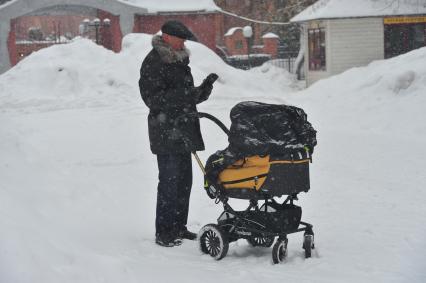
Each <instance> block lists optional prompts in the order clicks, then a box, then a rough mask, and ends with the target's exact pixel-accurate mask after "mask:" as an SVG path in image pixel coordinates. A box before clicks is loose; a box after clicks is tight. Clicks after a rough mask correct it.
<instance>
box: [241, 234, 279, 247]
mask: <svg viewBox="0 0 426 283" xmlns="http://www.w3.org/2000/svg"><path fill="white" fill-rule="evenodd" d="M247 242H248V243H249V244H250V245H252V246H253V247H266V248H269V247H271V246H272V244H273V243H274V237H250V238H248V239H247Z"/></svg>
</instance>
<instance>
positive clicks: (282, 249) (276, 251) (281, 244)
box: [272, 238, 288, 264]
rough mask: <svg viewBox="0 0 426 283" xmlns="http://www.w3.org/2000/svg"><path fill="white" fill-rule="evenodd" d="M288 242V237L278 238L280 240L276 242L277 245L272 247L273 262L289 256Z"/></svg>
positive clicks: (281, 260)
mask: <svg viewBox="0 0 426 283" xmlns="http://www.w3.org/2000/svg"><path fill="white" fill-rule="evenodd" d="M287 243H288V239H287V238H284V239H281V238H278V240H277V241H276V242H275V245H274V247H273V248H272V262H273V263H274V264H277V263H281V262H283V261H284V259H285V258H286V257H287Z"/></svg>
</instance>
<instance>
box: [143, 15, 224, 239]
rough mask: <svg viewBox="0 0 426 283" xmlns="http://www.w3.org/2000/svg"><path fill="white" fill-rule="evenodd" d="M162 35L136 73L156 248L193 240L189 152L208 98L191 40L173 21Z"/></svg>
mask: <svg viewBox="0 0 426 283" xmlns="http://www.w3.org/2000/svg"><path fill="white" fill-rule="evenodd" d="M161 31H162V35H161V36H160V35H156V36H154V37H153V39H152V47H153V49H152V50H151V52H150V53H149V54H148V55H147V56H146V58H145V59H144V61H143V63H142V67H141V70H140V80H139V89H140V92H141V95H142V99H143V101H144V102H145V104H146V105H147V106H148V107H149V110H150V112H149V116H148V129H149V139H150V146H151V151H152V153H154V154H156V155H157V162H158V170H159V175H158V179H159V182H158V188H157V209H156V219H155V228H156V239H155V242H156V243H157V244H158V245H161V246H166V247H173V246H177V245H180V244H181V243H182V239H190V240H195V239H196V236H197V235H196V234H195V233H192V232H190V231H188V229H187V227H186V224H187V219H188V208H189V197H190V193H191V187H192V162H191V152H193V151H199V150H204V143H203V139H202V137H201V131H200V123H199V118H198V117H197V107H196V105H197V104H198V103H200V102H202V101H205V100H207V99H208V97H209V95H210V93H211V91H212V89H213V81H214V79H213V80H212V79H211V77H215V78H217V76H216V75H215V74H211V75H210V76H209V77H208V78H209V79H206V80H204V82H203V83H202V84H201V85H200V86H199V87H195V86H194V80H193V77H192V74H191V68H190V67H189V66H188V64H189V51H188V50H187V49H186V47H185V45H184V43H185V40H187V39H193V38H194V35H193V34H192V33H191V32H190V31H189V30H188V28H187V27H185V26H184V25H183V24H182V23H180V22H178V21H168V22H166V23H165V24H164V25H163V26H162V28H161Z"/></svg>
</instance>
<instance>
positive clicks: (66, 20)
mask: <svg viewBox="0 0 426 283" xmlns="http://www.w3.org/2000/svg"><path fill="white" fill-rule="evenodd" d="M28 1H29V0H21V1H17V2H16V3H17V5H21V6H22V7H24V6H25V5H27V4H25V3H26V2H28ZM86 1H88V2H87V6H86V5H84V4H82V3H83V2H82V1H77V0H75V1H71V0H56V1H52V3H53V2H58V3H67V5H64V4H62V6H60V7H59V6H54V5H52V6H51V7H49V6H47V7H44V8H42V9H40V8H39V9H37V5H36V3H37V2H34V3H33V2H31V1H30V2H28V3H31V5H33V6H34V11H32V12H30V13H29V14H25V15H23V16H19V17H16V18H13V17H12V18H11V19H10V26H11V30H10V32H9V36H8V38H7V46H8V47H7V49H8V52H9V57H10V65H12V66H13V65H15V64H16V63H17V62H18V61H19V60H20V59H21V58H24V57H25V56H27V55H28V54H30V53H31V52H34V51H36V50H39V49H41V48H44V47H47V46H50V45H52V44H62V43H65V42H67V40H68V39H71V38H73V37H75V36H78V35H82V36H85V37H88V38H91V39H92V40H94V39H95V30H94V29H91V30H90V31H89V32H87V31H86V32H84V33H83V34H82V32H81V27H80V26H81V23H82V22H83V20H84V19H89V20H93V19H95V18H99V19H100V20H101V21H102V20H104V19H107V18H108V19H110V20H111V25H110V26H109V27H108V28H103V27H100V28H99V30H98V37H99V44H102V45H103V46H105V47H106V48H108V49H111V50H114V51H116V52H119V51H120V50H121V40H122V37H123V35H125V34H127V33H129V32H143V33H150V34H155V33H157V32H158V31H159V30H160V28H161V25H162V24H163V23H164V22H165V21H166V20H171V19H175V20H179V21H182V22H183V23H184V24H185V25H187V26H188V27H189V28H190V29H191V30H192V31H193V33H194V34H195V35H196V37H197V38H198V40H199V42H201V43H203V44H205V45H206V46H208V47H209V48H210V49H212V50H214V51H215V52H217V53H218V54H219V55H221V56H223V57H226V56H233V55H243V54H247V52H248V46H247V42H246V40H245V39H244V38H243V37H242V34H241V33H240V31H239V30H238V27H244V26H246V25H251V26H252V27H253V29H254V36H253V40H252V41H251V42H250V53H252V54H253V53H258V54H269V55H270V56H271V57H272V58H274V57H276V54H277V50H278V40H279V38H278V37H274V38H263V36H264V35H265V34H267V33H269V32H271V31H273V27H271V26H268V25H262V24H253V23H252V22H250V21H247V20H243V19H240V18H238V17H233V16H229V15H226V14H224V13H221V12H219V11H215V10H214V9H207V10H197V11H179V12H173V11H171V12H150V11H149V10H148V9H143V8H140V9H134V12H133V13H134V14H133V15H130V16H129V13H130V12H129V10H131V6H128V8H122V7H121V6H123V4H120V5H121V6H120V7H115V11H121V10H123V9H126V13H127V15H126V18H127V20H125V21H124V23H126V24H127V26H129V25H130V29H129V28H126V31H123V25H122V24H123V17H124V16H123V14H121V13H120V12H118V13H117V12H115V13H114V12H111V13H110V12H108V11H106V10H108V9H109V8H108V7H109V6H111V5H113V4H114V5H115V3H116V1H113V0H110V1H109V2H110V5H107V4H102V5H100V4H99V5H98V4H96V5H98V8H90V7H95V6H96V5H95V4H93V3H98V2H96V0H86ZM21 2H22V4H21ZM74 2H75V3H74ZM89 2H93V3H92V4H90V3H89ZM286 2H287V1H279V0H265V1H251V0H238V1H236V0H215V3H216V4H217V5H218V6H219V7H220V8H222V9H224V10H227V11H231V12H234V13H236V14H239V15H242V16H246V17H250V18H254V19H262V20H264V21H272V20H276V18H275V16H276V14H277V13H278V12H277V11H281V10H280V9H281V8H282V7H284V6H285V3H286ZM68 3H69V5H68ZM73 3H74V4H73ZM79 3H80V4H79ZM150 5H154V4H152V3H151V4H150ZM10 6H12V5H10ZM175 6H176V5H175ZM58 7H59V8H58ZM99 7H104V9H106V10H102V9H100V8H99ZM176 7H178V6H176ZM120 9H121V10H120ZM16 10H17V9H16ZM143 10H144V11H145V12H143ZM123 11H124V10H123ZM113 13H114V14H113ZM130 19H131V21H130ZM120 24H121V26H120ZM233 28H234V31H236V32H235V33H232V34H231V35H227V36H225V33H227V32H229V31H230V30H232V29H233ZM2 48H3V47H2ZM0 51H1V50H0ZM2 52H3V53H4V51H1V52H0V53H2ZM6 52H7V51H6ZM3 53H2V54H3ZM0 63H2V62H0ZM0 65H1V64H0ZM3 65H4V66H7V63H6V64H3ZM0 67H1V69H3V68H4V67H2V66H0Z"/></svg>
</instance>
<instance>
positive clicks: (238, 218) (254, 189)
mask: <svg viewBox="0 0 426 283" xmlns="http://www.w3.org/2000/svg"><path fill="white" fill-rule="evenodd" d="M199 117H200V118H207V119H209V120H212V121H213V122H215V123H216V124H217V125H218V126H219V127H220V128H221V129H222V130H223V131H224V132H225V133H226V134H227V135H228V140H229V146H228V148H226V149H225V150H222V151H218V152H216V153H215V154H213V155H212V156H210V158H209V159H208V161H207V163H206V166H205V167H204V166H203V164H202V162H201V161H200V159H199V157H198V156H197V154H196V153H193V154H194V156H195V158H196V160H197V162H198V164H199V166H200V167H201V169H202V171H203V173H204V176H205V184H204V187H205V189H206V192H207V194H208V196H209V197H210V198H212V199H215V202H216V203H217V204H219V203H222V204H223V207H224V211H223V212H222V213H221V215H220V216H219V218H218V220H217V224H216V223H214V224H208V225H205V226H204V227H203V228H202V229H201V230H200V232H199V235H198V237H199V245H200V249H201V251H202V252H203V253H205V254H209V255H210V256H212V257H213V258H215V259H216V260H220V259H222V258H224V257H225V256H226V254H227V252H228V248H229V243H231V242H234V241H237V240H238V239H246V240H247V241H248V243H249V244H250V245H251V246H254V247H268V248H269V247H271V246H272V245H273V248H272V260H273V263H280V262H282V261H283V260H284V259H285V257H286V255H287V243H288V239H287V235H289V234H293V233H297V232H304V237H303V249H304V250H305V257H306V258H309V257H310V256H311V252H312V249H314V247H315V245H314V232H313V230H312V227H313V226H312V225H311V224H309V223H306V222H303V221H301V216H302V208H301V207H299V206H297V205H295V204H294V202H295V201H296V200H297V199H298V198H297V196H298V194H299V193H301V192H307V191H309V189H310V184H309V163H310V162H312V153H313V148H314V146H315V145H316V131H315V130H314V129H313V128H312V126H311V124H310V123H309V122H308V121H307V119H306V118H307V116H306V114H305V113H304V112H303V110H302V109H300V108H296V107H293V106H287V105H272V104H264V103H259V102H241V103H239V104H237V105H236V106H234V107H233V109H232V110H231V122H232V125H231V128H230V130H228V129H227V128H226V127H225V125H224V124H223V123H222V122H221V121H219V120H218V119H217V118H215V117H213V116H212V115H210V114H206V113H199ZM282 196H287V197H286V199H285V200H284V201H283V202H282V203H280V202H278V201H277V200H275V198H280V197H282ZM232 198H238V199H247V200H248V201H249V205H248V207H247V208H246V209H245V210H242V211H236V210H234V209H233V208H232V207H231V205H230V204H229V199H232ZM274 242H275V244H274Z"/></svg>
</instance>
